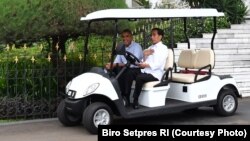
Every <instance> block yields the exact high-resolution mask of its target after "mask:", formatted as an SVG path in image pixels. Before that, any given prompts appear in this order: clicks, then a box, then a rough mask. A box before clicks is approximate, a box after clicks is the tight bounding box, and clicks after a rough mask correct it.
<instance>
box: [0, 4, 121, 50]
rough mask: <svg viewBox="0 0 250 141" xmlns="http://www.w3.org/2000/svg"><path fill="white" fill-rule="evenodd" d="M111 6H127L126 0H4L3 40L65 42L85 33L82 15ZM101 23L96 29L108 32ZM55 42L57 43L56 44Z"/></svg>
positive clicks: (1, 17) (1, 12) (1, 11)
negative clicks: (81, 19) (50, 40)
mask: <svg viewBox="0 0 250 141" xmlns="http://www.w3.org/2000/svg"><path fill="white" fill-rule="evenodd" d="M108 8H126V4H125V1H124V0H1V1H0V31H1V32H0V42H2V43H15V42H30V41H31V42H33V41H38V40H40V39H52V40H53V42H62V43H61V44H62V45H63V44H64V43H65V41H66V40H67V39H68V38H74V37H78V36H80V35H83V34H84V31H85V26H84V25H85V24H84V23H83V22H81V21H80V17H82V16H85V15H86V14H87V13H89V12H93V11H96V10H99V9H108ZM102 27H103V25H102V24H98V25H97V26H96V27H95V28H94V29H96V31H98V32H108V30H110V28H108V27H107V26H105V28H102ZM54 44H55V43H54Z"/></svg>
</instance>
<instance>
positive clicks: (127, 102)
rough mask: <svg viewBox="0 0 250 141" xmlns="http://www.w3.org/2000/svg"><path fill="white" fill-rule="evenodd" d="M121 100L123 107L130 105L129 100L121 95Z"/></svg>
mask: <svg viewBox="0 0 250 141" xmlns="http://www.w3.org/2000/svg"><path fill="white" fill-rule="evenodd" d="M123 102H124V105H125V107H129V106H130V102H129V101H128V100H127V98H126V97H123Z"/></svg>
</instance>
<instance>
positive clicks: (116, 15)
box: [81, 9, 224, 21]
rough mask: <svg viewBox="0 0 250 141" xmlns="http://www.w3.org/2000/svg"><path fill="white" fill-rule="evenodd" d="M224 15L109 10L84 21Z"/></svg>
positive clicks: (212, 11) (207, 11) (202, 11)
mask: <svg viewBox="0 0 250 141" xmlns="http://www.w3.org/2000/svg"><path fill="white" fill-rule="evenodd" d="M220 16H224V13H221V12H218V11H217V10H216V9H107V10H100V11H96V12H93V13H90V14H88V15H87V16H86V17H82V18H81V20H82V21H91V20H109V19H150V18H154V19H156V18H159V19H161V18H185V17H187V18H190V17H220Z"/></svg>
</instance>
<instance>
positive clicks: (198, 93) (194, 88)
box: [167, 75, 236, 103]
mask: <svg viewBox="0 0 250 141" xmlns="http://www.w3.org/2000/svg"><path fill="white" fill-rule="evenodd" d="M214 84H216V85H214ZM226 85H233V86H236V83H235V80H234V79H233V78H227V79H223V80H221V79H220V78H219V77H218V76H215V75H212V76H211V78H210V79H208V80H206V81H201V82H196V83H192V84H185V83H177V82H171V83H170V89H169V91H168V94H167V98H170V99H175V100H181V101H185V102H190V103H195V102H203V101H210V100H216V99H217V97H218V93H219V92H220V90H221V89H222V88H223V87H224V86H226Z"/></svg>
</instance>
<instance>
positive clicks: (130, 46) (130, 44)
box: [126, 41, 134, 49]
mask: <svg viewBox="0 0 250 141" xmlns="http://www.w3.org/2000/svg"><path fill="white" fill-rule="evenodd" d="M133 44H134V41H132V42H131V44H130V45H129V46H128V47H126V49H129V48H131V47H132V46H133Z"/></svg>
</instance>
